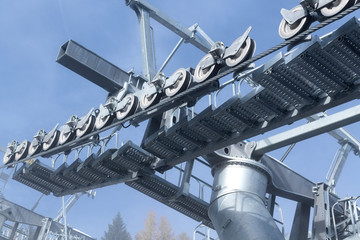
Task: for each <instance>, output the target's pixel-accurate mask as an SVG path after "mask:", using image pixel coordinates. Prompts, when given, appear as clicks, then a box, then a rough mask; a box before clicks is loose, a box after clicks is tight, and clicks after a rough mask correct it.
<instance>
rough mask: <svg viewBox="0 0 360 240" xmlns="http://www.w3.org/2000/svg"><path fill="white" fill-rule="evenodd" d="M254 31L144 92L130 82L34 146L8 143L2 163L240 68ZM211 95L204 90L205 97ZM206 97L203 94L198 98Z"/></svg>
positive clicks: (38, 139) (39, 137) (146, 86)
mask: <svg viewBox="0 0 360 240" xmlns="http://www.w3.org/2000/svg"><path fill="white" fill-rule="evenodd" d="M250 31H251V28H249V29H248V30H247V31H246V32H245V34H244V35H243V36H241V37H239V38H238V39H236V40H235V41H234V43H232V45H231V46H230V47H225V46H224V44H223V43H222V42H216V43H215V44H214V46H213V47H212V48H211V50H210V51H209V53H208V54H207V55H205V56H204V58H202V59H201V61H200V62H199V64H198V65H197V66H196V69H195V70H193V71H191V70H186V69H184V68H180V69H178V70H177V71H175V72H174V73H173V75H171V76H170V77H166V76H165V75H164V74H162V73H160V74H158V75H156V76H155V78H154V79H153V81H151V82H150V83H148V82H145V83H143V85H142V90H139V92H136V93H132V92H129V90H128V87H127V86H128V83H126V84H125V86H124V88H123V89H121V90H120V91H118V92H116V93H114V94H110V96H109V97H108V98H107V100H106V103H105V104H104V105H102V104H101V105H100V107H99V109H96V110H94V109H91V110H90V111H89V113H88V114H86V115H85V116H83V117H82V118H78V117H77V116H76V115H73V116H71V117H70V119H69V121H68V122H66V124H65V125H63V126H62V127H61V128H60V130H57V128H58V124H57V125H56V126H55V128H54V129H52V130H51V131H49V132H48V133H47V132H46V131H45V130H39V131H38V132H37V133H36V135H35V136H34V139H33V140H32V142H31V143H29V142H28V141H27V140H25V141H23V142H22V143H20V144H19V143H18V142H16V141H13V142H11V143H9V145H8V148H7V151H6V154H5V156H4V159H3V163H4V164H5V165H6V164H10V163H11V162H13V161H15V162H16V161H19V160H22V159H24V158H26V157H31V156H33V155H35V154H39V153H40V152H41V151H47V150H49V149H51V148H53V147H55V146H60V145H63V144H65V143H68V142H69V141H71V140H74V139H80V138H83V137H86V135H87V134H89V133H91V132H92V131H96V130H101V129H103V128H104V127H106V126H108V125H110V124H112V123H114V122H115V121H121V120H123V119H125V118H128V117H130V116H131V115H133V114H134V113H135V112H137V111H142V110H146V109H147V108H149V107H150V106H153V105H155V104H157V103H159V101H160V99H162V98H164V97H167V98H170V97H173V96H175V95H176V94H178V93H180V92H183V91H185V90H186V89H188V88H189V87H191V86H193V85H196V84H197V83H202V82H204V81H206V80H207V79H209V78H211V77H213V76H215V75H216V74H217V72H218V71H219V70H220V69H221V68H229V67H234V66H237V65H238V64H241V63H242V62H244V61H246V60H248V59H250V58H251V57H252V56H253V55H254V53H255V41H254V40H253V39H251V38H250V37H249V34H250ZM206 93H208V92H207V91H205V94H206ZM202 95H204V92H202V94H201V95H200V96H196V97H197V98H199V97H201V96H202Z"/></svg>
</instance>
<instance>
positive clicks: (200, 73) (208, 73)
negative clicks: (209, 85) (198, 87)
mask: <svg viewBox="0 0 360 240" xmlns="http://www.w3.org/2000/svg"><path fill="white" fill-rule="evenodd" d="M209 58H213V56H212V55H211V54H210V53H208V54H206V55H205V56H204V57H203V58H202V59H201V60H200V62H199V63H198V65H197V66H196V68H195V72H194V82H197V83H201V82H204V81H205V80H207V79H209V78H211V77H212V76H214V75H215V74H216V73H217V70H218V66H217V64H214V65H212V66H211V67H208V68H203V66H202V65H203V62H204V61H206V60H207V59H209Z"/></svg>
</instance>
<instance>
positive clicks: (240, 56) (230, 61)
mask: <svg viewBox="0 0 360 240" xmlns="http://www.w3.org/2000/svg"><path fill="white" fill-rule="evenodd" d="M240 38H241V37H240ZM240 38H238V39H236V40H235V42H233V45H234V44H237V42H238V41H239V40H240ZM255 48H256V44H255V41H254V40H252V39H251V38H250V37H247V38H246V40H245V42H244V43H243V45H242V46H241V47H240V48H239V50H238V51H237V53H236V54H235V55H233V56H230V57H228V58H226V59H225V63H226V65H227V66H229V67H234V66H236V65H238V64H240V63H242V62H244V61H246V60H248V59H250V58H251V57H252V56H253V55H254V52H255Z"/></svg>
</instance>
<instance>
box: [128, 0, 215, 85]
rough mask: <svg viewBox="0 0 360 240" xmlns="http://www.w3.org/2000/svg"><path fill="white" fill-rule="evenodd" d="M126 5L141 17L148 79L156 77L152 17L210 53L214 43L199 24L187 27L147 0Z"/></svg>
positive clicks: (141, 33) (141, 34) (131, 1)
mask: <svg viewBox="0 0 360 240" xmlns="http://www.w3.org/2000/svg"><path fill="white" fill-rule="evenodd" d="M126 5H128V6H130V7H131V8H132V9H133V10H134V11H135V13H136V15H137V17H138V19H139V24H140V40H141V52H142V58H143V72H144V77H145V78H146V79H147V80H148V81H151V80H152V79H153V78H154V76H155V70H156V69H155V68H156V67H155V53H154V49H153V46H154V43H153V40H154V39H153V35H152V29H151V26H150V17H151V18H153V19H155V20H156V21H157V22H159V23H160V24H162V25H163V26H165V27H166V28H168V29H169V30H170V31H172V32H174V33H176V34H177V35H179V36H180V37H181V42H182V40H185V41H186V42H189V43H191V44H192V45H194V46H195V47H197V48H198V49H200V50H201V51H203V52H205V53H208V52H209V50H210V49H211V47H212V45H213V44H214V42H213V41H212V40H211V39H210V37H209V36H208V35H206V34H205V32H204V31H202V30H201V28H200V27H199V26H198V25H197V24H195V25H193V26H191V27H190V28H186V27H184V26H182V25H181V24H180V23H178V22H177V21H175V20H173V19H172V18H170V17H169V16H167V15H166V14H165V13H163V12H161V11H159V10H158V9H156V8H155V7H153V6H152V5H150V4H149V3H148V2H146V1H145V0H126ZM196 32H197V33H199V34H200V35H201V36H202V38H201V37H199V36H197V35H196V34H195V33H196ZM181 42H180V43H181Z"/></svg>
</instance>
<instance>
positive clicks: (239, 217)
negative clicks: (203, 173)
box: [208, 158, 284, 240]
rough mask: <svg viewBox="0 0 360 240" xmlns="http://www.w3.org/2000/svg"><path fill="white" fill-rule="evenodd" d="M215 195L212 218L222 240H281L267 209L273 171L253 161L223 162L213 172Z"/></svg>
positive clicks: (213, 193)
mask: <svg viewBox="0 0 360 240" xmlns="http://www.w3.org/2000/svg"><path fill="white" fill-rule="evenodd" d="M212 173H213V176H214V184H213V192H212V195H211V203H210V207H209V212H208V214H209V217H210V219H211V222H212V223H213V225H214V227H215V230H216V232H217V233H218V236H219V238H220V239H221V240H236V239H244V240H245V239H246V240H258V239H267V240H281V239H284V236H283V235H282V234H281V232H280V230H279V229H278V227H277V225H276V224H275V222H274V220H273V218H272V216H271V215H270V213H269V211H268V210H267V209H266V207H265V193H266V188H267V185H268V182H269V181H270V179H271V173H270V170H268V169H267V168H266V167H265V166H264V165H262V164H261V163H258V162H256V161H253V160H249V159H240V158H239V159H236V160H230V161H225V162H221V163H219V164H217V165H215V166H214V167H213V169H212Z"/></svg>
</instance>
